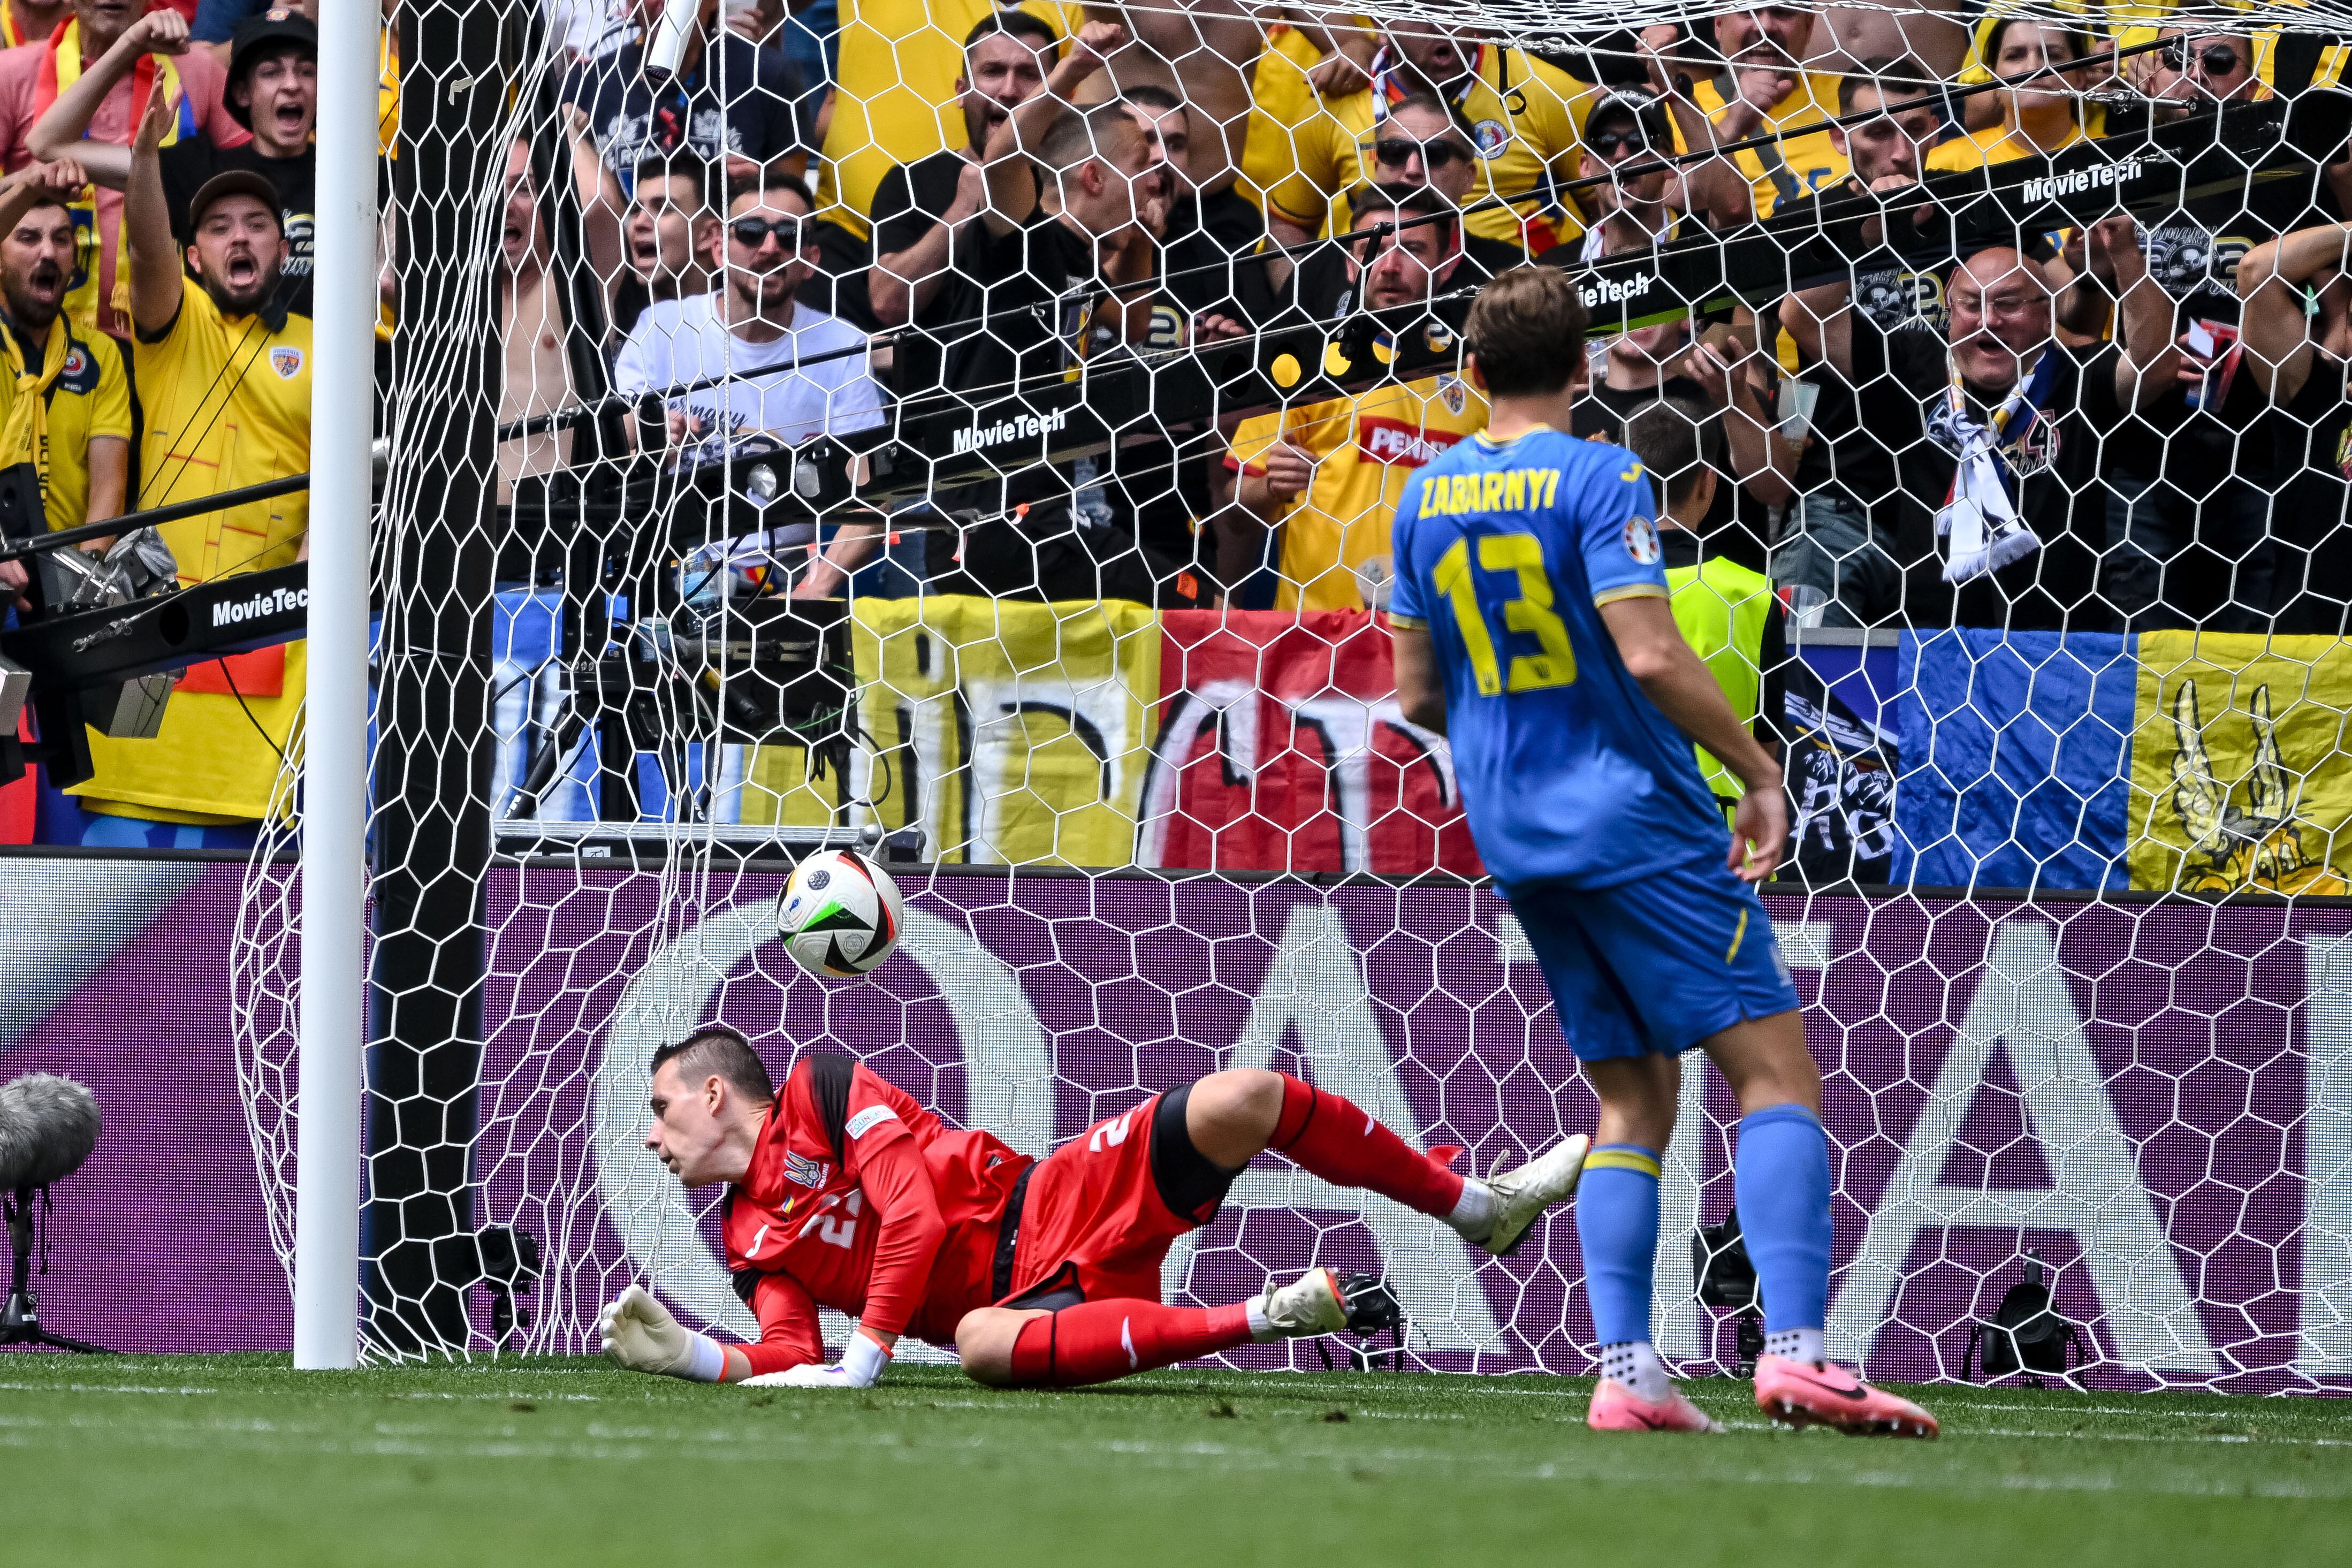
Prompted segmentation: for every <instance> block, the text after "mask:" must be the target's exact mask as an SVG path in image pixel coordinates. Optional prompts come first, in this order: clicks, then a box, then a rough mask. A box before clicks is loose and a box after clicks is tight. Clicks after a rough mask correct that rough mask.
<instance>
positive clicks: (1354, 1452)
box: [0, 1355, 2352, 1568]
mask: <svg viewBox="0 0 2352 1568" xmlns="http://www.w3.org/2000/svg"><path fill="white" fill-rule="evenodd" d="M1589 1387H1590V1384H1589V1383H1588V1382H1587V1381H1586V1380H1582V1379H1573V1378H1566V1379H1563V1378H1549V1377H1507V1378H1475V1379H1474V1378H1466V1377H1426V1376H1411V1375H1407V1376H1391V1375H1381V1374H1373V1375H1365V1374H1345V1373H1343V1374H1336V1375H1330V1376H1290V1375H1279V1374H1274V1375H1266V1374H1259V1375H1248V1374H1240V1373H1201V1372H1187V1371H1181V1370H1180V1371H1175V1372H1168V1373H1155V1374H1152V1375H1150V1376H1147V1377H1140V1378H1136V1379H1134V1380H1132V1381H1130V1382H1127V1383H1122V1384H1113V1385H1110V1386H1108V1387H1105V1388H1098V1389H1087V1390H1078V1391H1071V1392H1063V1393H1045V1394H999V1393H994V1392H992V1391H990V1390H987V1389H982V1388H979V1387H977V1386H975V1385H973V1384H970V1383H967V1382H965V1381H964V1380H963V1379H962V1378H961V1377H960V1376H958V1375H956V1374H955V1373H952V1372H950V1371H947V1370H945V1369H940V1368H932V1367H901V1368H898V1369H896V1370H894V1372H893V1373H892V1374H891V1376H890V1378H889V1380H888V1382H887V1384H885V1385H884V1386H882V1387H880V1388H877V1389H875V1390H872V1391H871V1392H868V1393H864V1394H856V1393H833V1392H807V1391H801V1390H793V1389H777V1390H767V1391H746V1390H742V1389H735V1388H709V1387H699V1386H695V1385H690V1384H682V1383H676V1382H672V1381H669V1380H667V1379H664V1378H652V1377H640V1376H634V1375H631V1374H629V1373H618V1372H614V1371H613V1370H612V1369H610V1368H609V1367H607V1366H605V1365H604V1363H601V1362H596V1361H592V1360H570V1359H564V1360H530V1361H513V1360H509V1361H506V1362H503V1363H480V1364H476V1365H472V1366H455V1367H432V1368H425V1369H406V1370H386V1371H368V1372H362V1373H351V1374H335V1373H295V1372H293V1371H291V1370H290V1369H289V1366H288V1364H287V1362H286V1358H284V1357H282V1356H187V1357H144V1356H122V1357H107V1358H104V1359H100V1358H89V1359H68V1358H64V1357H57V1356H47V1355H9V1356H0V1500H5V1508H4V1509H0V1512H5V1524H0V1540H5V1549H0V1560H5V1561H6V1562H9V1563H26V1564H28V1565H29V1564H35V1563H40V1564H80V1565H95V1564H112V1563H173V1564H178V1563H196V1564H201V1563H224V1564H236V1565H238V1568H260V1565H268V1564H278V1563H288V1564H303V1565H306V1568H308V1565H313V1564H343V1563H463V1564H472V1563H482V1564H499V1565H505V1564H517V1563H561V1564H566V1565H571V1564H582V1563H631V1564H688V1565H695V1568H699V1565H702V1564H713V1563H823V1564H826V1565H828V1568H831V1565H834V1564H839V1565H841V1568H869V1565H873V1564H881V1563H910V1564H911V1563H921V1564H937V1565H942V1568H964V1565H965V1564H976V1563H1024V1564H1036V1563H1087V1564H1109V1565H1113V1568H1135V1565H1137V1564H1142V1563H1186V1564H1206V1565H1209V1568H1241V1565H1244V1564H1253V1563H1269V1564H1284V1565H1286V1568H1296V1565H1297V1564H1300V1563H1313V1564H1318V1565H1328V1568H1354V1565H1356V1564H1361V1563H1407V1564H1413V1565H1416V1568H1421V1565H1430V1568H1436V1565H1443V1564H1454V1563H1463V1564H1471V1563H1475V1564H1486V1563H1544V1564H1559V1563H1607V1564H1611V1565H1612V1568H1613V1565H1616V1564H1630V1563H1662V1564H1663V1563H1674V1564H1678V1565H1680V1564H1703V1563H1725V1564H1732V1563H1737V1564H1741V1565H1743V1568H1760V1565H1767V1564H1782V1563H1786V1564H1791V1565H1803V1568H1818V1565H1820V1564H1822V1563H1860V1562H1865V1561H1867V1562H1874V1563H1971V1564H1982V1563H1992V1564H1996V1565H1997V1568H2009V1565H2011V1564H2025V1563H2067V1564H2088V1563H2130V1564H2133V1565H2134V1568H2146V1565H2147V1564H2149V1563H2239V1562H2243V1563H2263V1564H2294V1563H2341V1562H2345V1561H2347V1560H2352V1402H2338V1401H2333V1400H2321V1399H2252V1398H2220V1397H2208V1396H2189V1395H2125V1394H2073V1393H2063V1392H2046V1393H2036V1392H2032V1391H2029V1390H2024V1389H2018V1388H2008V1387H2004V1388H1998V1389H1968V1390H1961V1389H1952V1388H1933V1389H1927V1390H1925V1391H1920V1397H1922V1398H1923V1399H1925V1400H1926V1401H1927V1403H1928V1405H1930V1407H1931V1408H1933V1409H1934V1410H1936V1411H1937V1414H1938V1415H1939V1416H1940V1417H1941V1418H1942V1420H1943V1423H1944V1433H1945V1436H1944V1440H1943V1441H1942V1442H1940V1443H1933V1444H1930V1443H1906V1442H1891V1441H1876V1440H1868V1441H1866V1440H1862V1439H1856V1438H1848V1437H1841V1436H1833V1435H1831V1434H1829V1433H1825V1432H1806V1433H1790V1432H1782V1431H1778V1430H1775V1429H1772V1428H1770V1427H1769V1426H1767V1425H1766V1424H1765V1423H1764V1422H1762V1421H1761V1420H1760V1419H1759V1417H1758V1415H1757V1412H1756V1410H1755V1407H1754V1405H1752V1404H1751V1403H1749V1402H1748V1392H1747V1387H1746V1385H1745V1384H1736V1383H1732V1382H1730V1381H1727V1380H1718V1381H1711V1382H1705V1383H1699V1384H1695V1385H1693V1387H1692V1392H1693V1394H1695V1396H1696V1398H1697V1400H1698V1401H1699V1403H1700V1404H1702V1405H1706V1407H1707V1408H1708V1409H1709V1410H1710V1411H1711V1412H1712V1413H1714V1414H1715V1415H1717V1416H1718V1417H1719V1418H1721V1419H1722V1420H1724V1421H1725V1422H1727V1424H1729V1425H1730V1426H1731V1428H1732V1430H1731V1431H1730V1433H1729V1434H1728V1435H1727V1436H1721V1437H1686V1436H1601V1435H1598V1434H1595V1433H1592V1432H1590V1431H1588V1430H1586V1428H1585V1426H1584V1425H1583V1417H1584V1400H1585V1394H1586V1393H1587V1391H1588V1390H1589Z"/></svg>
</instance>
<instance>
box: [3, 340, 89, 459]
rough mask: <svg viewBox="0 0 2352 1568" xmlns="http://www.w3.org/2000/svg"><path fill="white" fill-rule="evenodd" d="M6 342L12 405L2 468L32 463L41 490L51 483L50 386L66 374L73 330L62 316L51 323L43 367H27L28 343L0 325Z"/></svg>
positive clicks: (5, 423)
mask: <svg viewBox="0 0 2352 1568" xmlns="http://www.w3.org/2000/svg"><path fill="white" fill-rule="evenodd" d="M0 342H5V361H6V363H5V371H6V379H5V384H6V386H7V395H8V408H7V412H6V413H5V415H0V468H15V467H16V466H17V465H18V464H20V463H30V464H32V465H33V466H34V467H35V468H37V469H38V470H39V472H40V476H41V489H43V490H44V491H45V492H46V491H47V489H48V483H49V388H51V387H53V386H55V385H56V384H57V383H58V376H60V375H62V374H65V368H66V361H67V360H68V358H70V357H71V355H72V353H73V333H71V332H69V331H67V330H66V323H65V319H64V318H63V317H62V316H60V317H59V318H58V320H57V321H52V322H50V323H49V342H48V345H47V348H45V349H44V350H43V351H42V353H41V363H40V368H39V369H37V370H35V369H30V368H27V366H26V363H25V359H24V353H25V351H24V344H23V342H21V341H20V340H19V339H18V338H17V336H16V333H15V332H13V331H7V330H5V328H0Z"/></svg>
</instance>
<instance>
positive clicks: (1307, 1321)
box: [1252, 1268, 1403, 1340]
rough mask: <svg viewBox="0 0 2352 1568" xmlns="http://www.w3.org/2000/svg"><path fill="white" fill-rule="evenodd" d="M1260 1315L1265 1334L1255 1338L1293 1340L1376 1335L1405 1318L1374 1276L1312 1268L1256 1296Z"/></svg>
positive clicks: (1254, 1336) (1389, 1294)
mask: <svg viewBox="0 0 2352 1568" xmlns="http://www.w3.org/2000/svg"><path fill="white" fill-rule="evenodd" d="M1256 1305H1257V1308H1258V1311H1259V1313H1260V1314H1261V1315H1263V1316H1264V1317H1265V1322H1266V1332H1265V1333H1264V1334H1258V1335H1253V1336H1252V1337H1253V1338H1256V1339H1268V1340H1292V1339H1297V1338H1299V1337H1301V1336H1302V1335H1307V1334H1336V1333H1339V1332H1340V1331H1343V1330H1345V1331H1353V1332H1355V1333H1360V1334H1369V1333H1374V1332H1377V1331H1380V1330H1381V1329H1391V1328H1394V1327H1395V1326H1396V1325H1397V1322H1398V1320H1399V1319H1400V1318H1401V1317H1402V1315H1403V1314H1402V1310H1401V1309H1400V1308H1399V1307H1398V1306H1397V1299H1396V1297H1395V1296H1394V1295H1393V1294H1391V1292H1390V1290H1389V1288H1388V1286H1386V1285H1385V1284H1383V1283H1381V1280H1380V1279H1379V1278H1378V1277H1376V1276H1374V1275H1370V1274H1349V1275H1347V1276H1345V1277H1344V1278H1343V1277H1342V1276H1340V1275H1339V1274H1337V1273H1335V1272H1333V1271H1332V1270H1331V1269H1328V1268H1311V1269H1309V1270H1307V1272H1306V1273H1305V1274H1302V1275H1300V1276H1299V1277H1298V1279H1296V1280H1294V1281H1293V1282H1292V1283H1290V1284H1288V1285H1272V1286H1268V1287H1267V1288H1266V1292H1265V1295H1263V1296H1261V1297H1259V1298H1258V1300H1257V1303H1256Z"/></svg>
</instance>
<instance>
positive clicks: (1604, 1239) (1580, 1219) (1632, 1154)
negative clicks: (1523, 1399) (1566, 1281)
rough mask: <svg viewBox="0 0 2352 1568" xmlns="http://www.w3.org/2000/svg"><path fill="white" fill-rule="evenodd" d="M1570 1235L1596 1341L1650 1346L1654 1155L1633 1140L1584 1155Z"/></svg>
mask: <svg viewBox="0 0 2352 1568" xmlns="http://www.w3.org/2000/svg"><path fill="white" fill-rule="evenodd" d="M1576 1234H1577V1239H1578V1240H1579V1241H1580V1243H1581V1244H1582V1246H1583V1247H1584V1288H1585V1289H1586V1291H1587V1292H1589V1293H1590V1294H1591V1298H1592V1330H1593V1334H1594V1337H1595V1342H1596V1343H1599V1344H1604V1345H1615V1344H1624V1343H1627V1342H1641V1343H1643V1344H1646V1343H1648V1342H1649V1339H1650V1286H1651V1270H1652V1268H1653V1266H1654V1264H1655V1263H1656V1261H1657V1256H1658V1157H1657V1156H1656V1155H1655V1154H1654V1153H1652V1152H1650V1151H1649V1150H1647V1149H1643V1148H1641V1147H1639V1146H1638V1145H1635V1144H1632V1143H1604V1144H1602V1145H1601V1147H1600V1148H1598V1149H1595V1150H1594V1151H1592V1152H1591V1153H1590V1154H1588V1155H1586V1156H1585V1159H1584V1175H1583V1177H1582V1179H1581V1180H1580V1182H1579V1183H1578V1184H1577V1189H1576Z"/></svg>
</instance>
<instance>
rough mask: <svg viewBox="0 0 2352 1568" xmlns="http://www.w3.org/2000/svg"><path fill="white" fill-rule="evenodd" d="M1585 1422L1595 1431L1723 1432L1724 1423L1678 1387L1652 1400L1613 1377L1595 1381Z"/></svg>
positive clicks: (1585, 1414)
mask: <svg viewBox="0 0 2352 1568" xmlns="http://www.w3.org/2000/svg"><path fill="white" fill-rule="evenodd" d="M1584 1424H1585V1425H1586V1426H1590V1427H1591V1428H1592V1429H1593V1430H1594V1431H1595V1432H1720V1431H1722V1430H1723V1423H1721V1422H1720V1421H1717V1419H1716V1418H1715V1417H1714V1416H1712V1415H1708V1414H1707V1413H1706V1411H1704V1410H1701V1409H1700V1408H1699V1407H1698V1406H1697V1405H1693V1404H1692V1403H1691V1402H1690V1401H1689V1400H1687V1399H1685V1398H1684V1397H1683V1393H1682V1390H1681V1389H1679V1388H1675V1389H1669V1390H1668V1391H1667V1393H1666V1396H1665V1398H1664V1399H1662V1400H1660V1401H1658V1402H1657V1403H1655V1404H1652V1403H1651V1402H1650V1401H1649V1400H1646V1399H1644V1398H1643V1397H1642V1396H1641V1395H1640V1394H1635V1393H1634V1392H1633V1390H1632V1389H1630V1388H1628V1387H1626V1386H1625V1385H1624V1384H1622V1383H1620V1382H1618V1381H1617V1380H1616V1379H1615V1378H1613V1377H1604V1378H1602V1379H1601V1381H1600V1382H1599V1383H1598V1384H1594V1385H1593V1389H1592V1405H1591V1408H1590V1409H1588V1410H1586V1411H1585V1413H1584Z"/></svg>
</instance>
